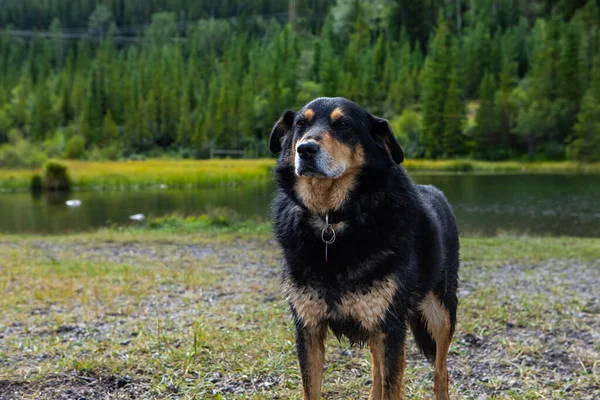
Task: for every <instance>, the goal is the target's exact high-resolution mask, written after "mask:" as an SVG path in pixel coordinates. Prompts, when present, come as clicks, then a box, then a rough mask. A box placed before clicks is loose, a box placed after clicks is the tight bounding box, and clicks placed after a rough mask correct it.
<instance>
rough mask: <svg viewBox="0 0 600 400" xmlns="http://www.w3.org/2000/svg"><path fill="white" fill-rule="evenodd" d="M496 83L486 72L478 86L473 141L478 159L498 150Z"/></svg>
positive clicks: (487, 156)
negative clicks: (478, 103)
mask: <svg viewBox="0 0 600 400" xmlns="http://www.w3.org/2000/svg"><path fill="white" fill-rule="evenodd" d="M495 98H496V83H495V79H494V76H493V75H492V74H490V73H489V72H488V71H487V70H486V71H485V73H484V75H483V79H482V81H481V85H480V86H479V99H480V105H479V109H478V110H477V115H476V116H475V124H476V128H475V132H474V139H475V143H476V155H477V156H478V157H480V158H484V159H485V158H489V157H491V156H492V154H494V153H496V152H497V151H498V150H499V149H500V145H501V143H500V140H498V136H499V135H498V131H499V128H500V127H499V125H498V122H499V116H498V111H497V109H496V102H495Z"/></svg>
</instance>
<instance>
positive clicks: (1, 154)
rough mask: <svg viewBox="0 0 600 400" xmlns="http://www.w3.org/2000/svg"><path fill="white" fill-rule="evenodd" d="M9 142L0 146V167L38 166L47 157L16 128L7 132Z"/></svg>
mask: <svg viewBox="0 0 600 400" xmlns="http://www.w3.org/2000/svg"><path fill="white" fill-rule="evenodd" d="M8 137H9V143H6V144H4V145H2V146H0V168H39V167H40V166H41V165H42V164H43V163H44V161H46V159H47V157H46V154H44V152H43V151H41V150H40V149H39V148H38V147H36V146H35V145H34V144H32V143H29V142H28V141H27V140H25V139H23V136H22V135H21V132H19V131H18V130H16V129H13V130H11V131H10V132H9V133H8Z"/></svg>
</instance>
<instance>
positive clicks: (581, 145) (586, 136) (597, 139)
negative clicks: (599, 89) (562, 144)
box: [568, 89, 600, 162]
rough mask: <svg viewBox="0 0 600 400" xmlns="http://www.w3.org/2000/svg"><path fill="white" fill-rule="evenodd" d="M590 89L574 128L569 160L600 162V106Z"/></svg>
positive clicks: (584, 98) (583, 100)
mask: <svg viewBox="0 0 600 400" xmlns="http://www.w3.org/2000/svg"><path fill="white" fill-rule="evenodd" d="M598 104H599V102H598V98H596V97H595V96H594V94H593V93H592V90H591V89H588V90H587V91H586V93H585V95H584V96H583V99H582V101H581V109H580V110H579V114H577V122H576V123H575V126H574V127H573V134H572V136H571V138H572V142H571V144H570V145H569V148H568V150H569V151H568V154H569V158H571V159H573V160H576V161H586V162H592V161H600V106H599V105H598Z"/></svg>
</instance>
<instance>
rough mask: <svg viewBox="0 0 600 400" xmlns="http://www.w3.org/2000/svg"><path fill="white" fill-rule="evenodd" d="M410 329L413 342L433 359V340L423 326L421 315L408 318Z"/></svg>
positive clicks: (427, 356) (426, 355) (425, 354)
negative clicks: (413, 338)
mask: <svg viewBox="0 0 600 400" xmlns="http://www.w3.org/2000/svg"><path fill="white" fill-rule="evenodd" d="M409 322H410V330H411V331H412V333H413V336H414V337H415V342H416V343H417V346H418V347H419V350H421V353H422V354H423V355H424V356H425V357H426V358H427V359H428V360H429V361H430V362H432V363H433V362H434V361H435V353H436V351H435V341H434V340H433V337H432V336H431V334H430V333H429V331H428V330H427V326H425V321H423V318H422V317H421V315H415V316H413V317H412V318H410V321H409Z"/></svg>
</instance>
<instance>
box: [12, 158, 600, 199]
mask: <svg viewBox="0 0 600 400" xmlns="http://www.w3.org/2000/svg"><path fill="white" fill-rule="evenodd" d="M59 163H60V164H62V165H64V166H65V167H66V170H67V173H68V175H69V178H70V180H71V188H73V189H79V190H114V189H117V190H118V189H138V188H143V187H151V186H159V185H166V187H200V188H201V187H216V186H217V187H218V186H237V185H244V184H253V183H260V182H266V181H268V180H270V179H272V168H273V167H274V165H275V160H274V159H270V158H262V159H243V160H231V159H218V160H161V159H155V160H145V161H106V162H87V161H71V160H61V161H59ZM403 166H404V167H405V168H406V169H407V170H408V172H410V173H475V174H600V163H577V162H572V161H558V162H520V161H500V162H491V161H474V160H466V159H463V160H461V159H457V160H414V159H413V160H410V159H409V160H406V161H405V162H404V163H403ZM41 173H42V169H15V170H11V169H4V170H0V191H4V192H7V191H23V190H27V189H29V188H30V187H31V185H32V179H35V178H34V177H35V176H36V175H37V176H40V174H41ZM37 179H39V178H37Z"/></svg>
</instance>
